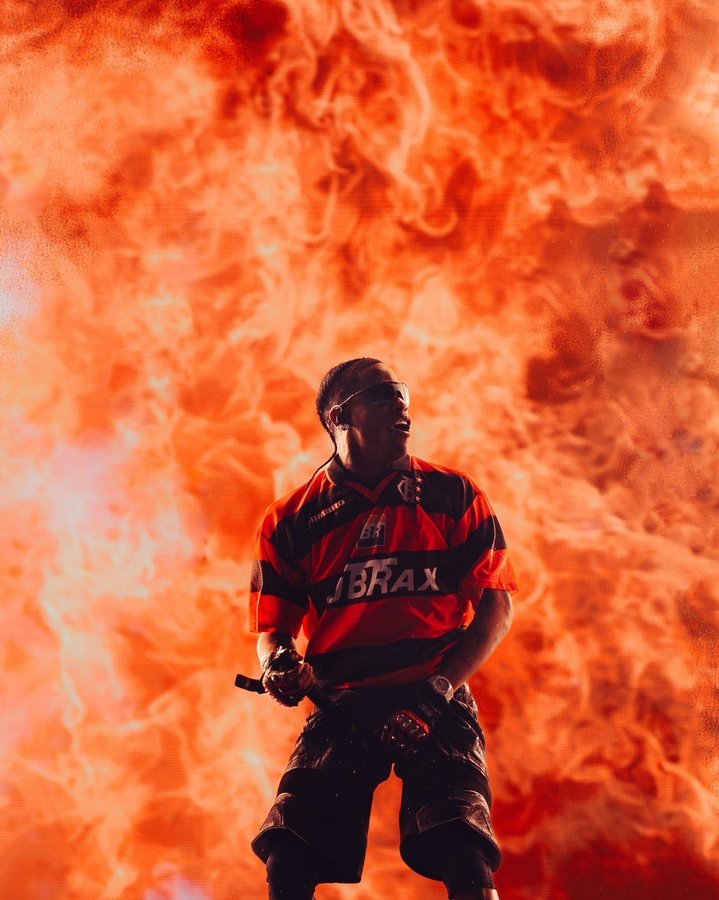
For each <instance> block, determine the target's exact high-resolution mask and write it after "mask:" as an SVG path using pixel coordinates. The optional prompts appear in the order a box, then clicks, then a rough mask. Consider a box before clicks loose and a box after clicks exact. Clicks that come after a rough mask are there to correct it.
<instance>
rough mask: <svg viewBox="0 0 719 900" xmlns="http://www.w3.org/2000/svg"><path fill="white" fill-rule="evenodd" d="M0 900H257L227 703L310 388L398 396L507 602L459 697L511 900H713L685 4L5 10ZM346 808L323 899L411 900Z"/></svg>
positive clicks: (411, 879) (718, 40)
mask: <svg viewBox="0 0 719 900" xmlns="http://www.w3.org/2000/svg"><path fill="white" fill-rule="evenodd" d="M0 33H1V35H2V37H1V44H0V71H1V73H2V82H1V83H2V88H3V89H2V91H1V92H0V108H1V115H0V194H1V195H2V205H1V209H2V211H1V212H0V365H1V366H2V373H1V377H0V408H1V410H2V437H1V440H0V472H1V473H2V477H1V479H0V523H1V533H2V541H0V565H1V571H2V579H3V583H2V614H1V616H0V619H1V622H2V624H1V625H0V630H1V633H2V643H1V644H0V654H1V658H2V666H3V674H2V680H1V681H0V690H1V691H2V704H1V710H0V711H1V715H2V726H1V727H0V748H1V749H0V753H1V754H2V767H1V769H0V823H1V827H0V835H2V837H1V838H0V841H1V842H2V849H1V850H0V895H2V896H3V897H7V898H12V900H135V898H141V900H230V898H238V897H242V898H246V900H259V898H261V897H264V890H265V889H264V871H263V869H262V866H261V864H260V863H259V862H258V861H257V860H256V859H255V858H254V857H253V856H252V855H251V853H250V852H249V849H248V842H249V840H250V837H251V836H252V834H253V833H254V830H255V829H256V827H257V826H258V824H259V822H260V821H261V820H262V818H263V816H264V814H265V811H266V809H267V807H268V805H269V803H270V801H271V798H272V795H273V791H274V787H275V784H276V781H277V778H278V776H279V773H280V772H281V769H282V767H283V766H284V762H285V759H286V756H287V753H288V751H289V749H290V747H291V744H292V740H293V736H294V734H295V733H296V732H297V730H298V728H299V726H300V723H301V720H302V717H303V712H304V711H305V710H294V711H286V712H285V711H282V710H279V708H278V707H275V706H274V705H273V704H271V703H270V702H269V701H266V698H262V697H253V696H250V695H241V694H240V693H239V692H238V691H236V690H235V688H234V687H233V679H234V674H235V672H236V671H239V670H249V671H251V672H254V673H256V671H257V669H256V661H255V656H254V638H252V637H251V636H250V635H248V633H247V613H246V604H247V584H248V576H249V561H250V556H251V550H252V542H253V538H254V533H255V528H256V525H257V520H258V518H259V516H260V515H261V513H262V511H263V509H264V507H265V506H266V505H267V504H268V503H269V502H270V501H271V500H272V499H274V498H275V497H276V496H278V495H280V494H282V493H284V492H286V491H287V490H289V489H291V488H292V487H294V486H296V485H297V484H299V483H300V482H301V481H302V480H304V479H305V478H307V477H308V476H309V475H310V474H311V473H312V471H313V470H314V469H315V467H316V466H317V465H318V464H319V463H320V462H321V461H322V459H324V458H326V456H327V454H328V452H329V443H328V441H327V438H326V435H325V434H324V433H323V432H322V431H321V429H320V427H319V424H318V423H317V421H316V418H315V414H314V410H313V398H314V392H315V390H316V387H317V384H318V382H319V379H320V377H321V376H322V374H323V373H324V371H325V370H326V369H327V368H329V366H331V365H333V364H334V363H336V362H338V361H340V360H342V359H347V358H350V357H353V356H357V355H364V354H369V355H372V356H379V357H381V358H382V359H385V360H386V361H387V362H388V363H390V364H391V365H392V366H394V367H395V368H396V369H397V370H398V371H399V372H401V374H402V377H403V378H406V380H407V381H408V382H410V385H411V388H412V392H413V401H412V413H413V421H414V435H413V439H412V449H413V451H414V452H415V453H416V454H417V455H419V456H423V457H425V458H428V459H431V460H434V461H436V462H440V463H444V464H445V465H450V466H456V467H460V468H463V469H466V470H467V471H469V472H471V474H472V475H473V476H474V477H475V478H477V479H478V480H479V481H480V482H481V483H482V485H483V486H484V488H485V489H486V491H487V492H488V494H489V496H490V497H491V499H492V500H493V502H494V505H495V507H496V509H497V512H498V515H499V516H500V519H501V521H502V523H503V525H504V527H505V530H506V533H507V536H508V540H509V543H510V546H511V548H512V550H513V553H514V560H515V563H516V565H517V569H518V572H519V576H520V580H521V585H522V591H521V593H520V594H519V595H518V597H517V598H516V619H515V624H514V627H513V630H512V632H511V633H510V635H509V637H508V638H507V639H506V641H505V642H504V644H503V645H502V646H501V648H500V650H499V651H498V652H497V653H496V655H495V656H494V657H493V658H492V659H491V661H490V662H489V663H488V664H487V665H486V667H485V668H484V669H483V670H482V672H481V673H479V675H478V676H477V678H476V679H475V681H474V686H475V688H476V691H477V694H478V697H479V701H480V707H481V710H482V717H483V721H484V724H485V726H486V732H487V735H488V743H489V754H490V763H491V768H492V773H493V788H494V792H495V798H496V799H495V817H496V825H497V829H498V831H499V834H500V836H501V839H502V843H503V846H504V850H505V864H504V866H503V868H502V869H501V870H500V872H499V875H498V885H499V887H500V889H501V892H502V896H503V898H507V900H529V898H537V900H602V898H610V897H611V898H612V900H637V898H647V900H649V898H651V900H677V898H684V897H686V898H692V900H698V898H702V900H710V898H717V897H719V869H718V868H717V855H718V852H719V840H718V838H719V817H718V816H717V804H718V801H719V771H718V766H719V763H718V762H717V753H716V747H717V741H718V738H719V702H718V700H717V658H718V656H719V653H718V651H717V634H718V629H719V617H718V613H717V610H718V608H719V603H718V602H717V601H718V600H719V593H718V592H719V588H718V587H717V585H718V584H719V549H718V548H719V540H718V539H717V538H718V530H717V521H718V512H719V502H718V496H717V483H718V477H717V476H718V473H717V449H718V446H717V445H718V437H719V403H718V394H719V353H718V352H717V348H718V336H719V311H718V305H717V283H718V281H719V277H718V276H719V271H718V268H719V267H718V264H717V261H718V256H717V245H718V244H719V50H718V49H717V48H718V47H719V12H717V8H716V6H715V4H714V2H713V0H604V2H602V3H587V2H584V0H536V2H531V3H528V2H525V0H483V2H474V0H397V2H390V0H337V2H330V0H293V2H289V0H287V2H281V0H243V2H237V0H220V2H217V0H211V2H210V0H200V2H197V0H194V2H190V0H137V2H131V0H115V2H112V0H107V2H104V0H97V2H95V0H63V2H61V0H47V2H43V3H33V2H21V0H7V2H5V3H4V4H3V5H2V12H1V13H0ZM396 803H397V784H396V781H390V782H389V783H387V784H386V785H384V786H383V787H382V788H381V789H380V791H379V793H378V797H377V803H376V810H375V818H374V821H373V826H372V833H371V846H370V854H369V859H368V863H367V868H366V875H365V879H364V881H363V883H362V884H361V885H360V886H351V887H332V886H327V887H324V888H320V890H319V892H318V897H319V898H321V900H376V898H381V897H385V896H388V895H390V894H391V895H392V896H393V897H396V898H397V900H413V898H440V897H443V896H444V892H443V890H442V889H441V886H439V885H434V884H431V883H428V882H423V881H422V880H421V879H419V878H418V877H416V876H414V875H413V874H412V873H411V872H408V871H407V870H405V869H404V868H403V867H402V865H401V863H400V861H399V857H398V854H397V850H396V821H395V819H396Z"/></svg>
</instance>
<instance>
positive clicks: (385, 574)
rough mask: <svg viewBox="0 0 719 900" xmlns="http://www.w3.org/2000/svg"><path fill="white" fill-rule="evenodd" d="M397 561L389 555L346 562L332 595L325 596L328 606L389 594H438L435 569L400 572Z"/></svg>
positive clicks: (416, 568)
mask: <svg viewBox="0 0 719 900" xmlns="http://www.w3.org/2000/svg"><path fill="white" fill-rule="evenodd" d="M398 562H399V560H398V559H397V557H396V556H390V557H387V558H386V559H368V560H366V561H365V562H357V563H347V565H346V566H345V567H344V571H343V572H342V574H341V575H340V577H339V578H338V579H337V585H336V587H335V592H334V594H331V595H330V596H328V597H327V600H326V602H327V606H335V605H337V604H338V603H339V604H344V603H347V602H350V603H352V602H355V601H357V600H361V599H363V598H367V599H372V598H375V597H386V596H388V595H391V594H405V595H406V594H427V593H439V591H440V587H439V584H438V583H437V566H433V567H431V568H429V567H425V566H422V567H412V568H406V569H401V570H400V569H399V567H398V566H397V563H398Z"/></svg>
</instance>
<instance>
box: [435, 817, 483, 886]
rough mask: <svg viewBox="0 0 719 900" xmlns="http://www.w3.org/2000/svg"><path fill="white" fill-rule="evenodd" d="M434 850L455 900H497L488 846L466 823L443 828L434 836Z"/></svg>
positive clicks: (444, 879) (457, 823)
mask: <svg viewBox="0 0 719 900" xmlns="http://www.w3.org/2000/svg"><path fill="white" fill-rule="evenodd" d="M432 850H433V853H434V854H435V855H436V859H437V862H438V867H439V874H440V878H441V880H442V881H443V882H444V884H445V887H446V888H447V893H448V895H449V897H450V898H451V900H478V898H482V900H485V898H487V900H494V898H495V897H496V892H494V880H493V878H492V868H491V866H490V864H489V861H488V859H487V855H486V851H487V843H486V841H484V840H483V839H482V838H481V837H480V835H478V834H477V832H475V831H473V830H472V829H471V828H468V827H467V825H466V824H465V823H463V822H452V823H449V824H447V825H440V826H439V827H438V828H437V829H436V830H435V831H434V833H433V834H432ZM493 892H494V893H493Z"/></svg>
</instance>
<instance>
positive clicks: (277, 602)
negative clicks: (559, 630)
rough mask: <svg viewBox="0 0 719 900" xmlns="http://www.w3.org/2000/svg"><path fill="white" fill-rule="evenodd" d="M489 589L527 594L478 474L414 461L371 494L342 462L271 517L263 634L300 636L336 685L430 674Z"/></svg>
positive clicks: (260, 620)
mask: <svg viewBox="0 0 719 900" xmlns="http://www.w3.org/2000/svg"><path fill="white" fill-rule="evenodd" d="M484 588H494V589H504V590H507V591H515V590H517V582H516V577H515V574H514V569H513V567H512V562H511V560H510V557H509V554H508V551H507V547H506V544H505V540H504V535H503V534H502V529H501V527H500V524H499V522H498V521H497V518H496V516H495V515H494V513H493V512H492V509H491V507H490V505H489V502H488V500H487V498H486V497H485V495H484V494H483V493H482V491H481V490H480V489H479V487H477V485H476V484H475V483H474V481H473V480H472V479H471V478H469V477H468V476H467V475H465V474H463V473H461V472H458V471H455V470H452V469H448V468H444V467H441V466H436V465H433V464H431V463H428V462H425V461H424V460H421V459H418V458H416V457H413V456H405V457H403V458H402V459H400V460H398V461H397V462H396V463H395V464H394V465H393V467H392V469H391V470H390V471H389V472H388V474H387V475H386V476H385V477H384V478H382V480H381V481H380V482H379V483H378V484H376V485H374V486H373V487H368V486H366V485H364V484H360V483H359V482H356V481H353V480H352V478H351V475H350V473H349V472H348V471H347V469H345V468H344V466H342V464H341V463H340V462H339V460H338V459H337V458H336V457H335V458H334V459H333V460H332V461H331V462H330V463H329V464H328V465H326V466H325V467H323V468H322V469H321V470H320V471H319V472H318V473H316V474H315V476H314V477H313V478H312V479H311V480H310V481H309V482H307V484H305V485H303V486H302V487H300V488H298V489H296V490H294V491H292V492H291V493H289V494H288V495H287V496H285V497H283V498H282V499H281V500H278V501H276V502H275V503H273V504H271V505H270V507H269V508H268V510H267V512H266V514H265V516H264V519H263V521H262V525H261V528H260V531H259V535H258V539H257V549H256V555H255V559H254V561H253V567H252V581H251V587H250V619H251V628H252V630H253V631H255V632H263V631H266V632H285V633H287V634H291V635H292V636H293V637H297V636H298V634H299V632H300V629H301V628H303V629H304V632H305V634H306V636H307V639H308V643H307V649H306V653H305V659H306V660H307V662H309V663H311V665H312V666H313V668H314V671H315V676H316V677H317V679H318V681H319V682H320V683H321V684H323V685H324V686H332V687H338V688H348V687H363V686H367V687H372V686H383V685H399V684H406V683H409V682H413V681H417V680H420V679H423V678H426V677H428V676H429V675H430V674H432V673H433V672H434V671H436V670H437V668H438V667H439V664H440V662H441V660H442V657H443V655H444V654H445V653H447V652H448V651H449V650H450V649H451V648H452V647H453V646H455V644H456V643H457V642H458V641H459V640H460V639H461V636H462V633H463V631H464V628H465V627H466V625H467V623H468V621H469V620H470V619H471V616H472V608H473V607H475V606H476V604H477V603H478V602H480V601H481V594H482V590H483V589H484Z"/></svg>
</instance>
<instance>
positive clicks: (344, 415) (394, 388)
mask: <svg viewBox="0 0 719 900" xmlns="http://www.w3.org/2000/svg"><path fill="white" fill-rule="evenodd" d="M380 385H382V387H379V386H380ZM316 405H317V414H318V415H319V417H320V421H321V422H322V425H323V427H324V428H325V429H326V430H327V432H328V433H329V435H330V437H331V438H332V440H333V442H334V443H335V446H336V447H337V451H338V453H339V455H340V458H342V461H343V462H346V458H347V457H349V461H350V462H352V461H357V462H359V461H360V460H366V461H367V462H370V461H371V462H373V463H376V464H377V465H380V464H382V463H384V464H386V465H389V464H390V463H392V462H394V460H395V459H399V458H400V457H401V456H404V454H405V453H406V447H407V440H408V438H409V416H408V414H407V407H408V405H409V392H408V391H407V390H406V386H402V385H401V383H400V382H399V379H398V377H397V375H396V373H395V372H394V371H393V370H392V369H391V368H390V367H389V366H387V365H385V364H384V363H383V362H381V360H379V359H373V358H371V357H360V358H359V359H350V360H347V361H346V362H343V363H340V364H339V365H338V366H334V367H333V368H332V369H330V370H329V372H327V374H326V375H325V377H324V378H323V379H322V382H321V384H320V388H319V391H318V392H317V404H316Z"/></svg>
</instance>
